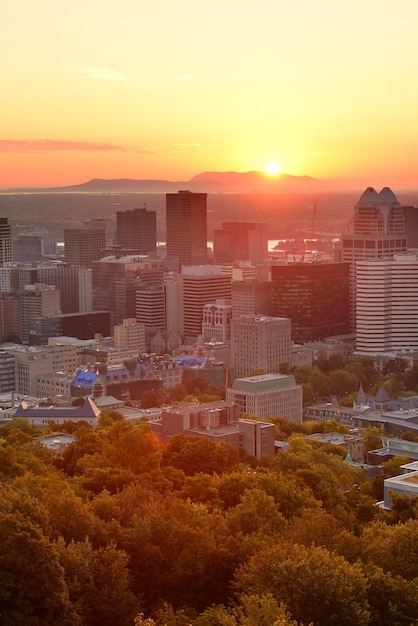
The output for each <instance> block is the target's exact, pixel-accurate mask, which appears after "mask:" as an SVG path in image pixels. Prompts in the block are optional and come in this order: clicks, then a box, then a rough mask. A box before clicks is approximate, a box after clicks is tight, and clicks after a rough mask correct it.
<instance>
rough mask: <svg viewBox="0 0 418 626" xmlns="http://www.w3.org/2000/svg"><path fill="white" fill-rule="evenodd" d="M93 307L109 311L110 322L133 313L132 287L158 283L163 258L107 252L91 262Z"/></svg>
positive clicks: (131, 315)
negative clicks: (118, 255)
mask: <svg viewBox="0 0 418 626" xmlns="http://www.w3.org/2000/svg"><path fill="white" fill-rule="evenodd" d="M92 272H93V277H92V281H93V308H94V309H96V310H101V311H109V312H110V315H111V324H112V325H113V324H121V323H122V320H124V319H127V318H129V317H135V316H136V291H137V290H138V289H141V288H142V289H143V288H145V287H147V286H150V285H157V286H161V285H162V282H163V261H162V260H161V259H150V258H149V257H148V256H144V255H129V256H123V257H120V258H117V257H116V256H113V255H112V256H108V257H105V258H103V259H101V260H100V261H95V262H93V267H92Z"/></svg>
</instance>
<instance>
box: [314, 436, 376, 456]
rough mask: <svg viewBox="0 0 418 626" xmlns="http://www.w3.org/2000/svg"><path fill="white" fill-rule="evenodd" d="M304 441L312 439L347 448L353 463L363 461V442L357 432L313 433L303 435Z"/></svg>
mask: <svg viewBox="0 0 418 626" xmlns="http://www.w3.org/2000/svg"><path fill="white" fill-rule="evenodd" d="M305 439H306V441H308V442H311V441H314V442H316V443H320V444H324V445H325V444H332V445H334V446H341V447H343V448H346V449H347V452H348V454H349V455H350V458H351V460H352V461H354V463H364V461H365V458H364V451H365V442H364V439H363V437H362V436H361V435H360V434H358V433H353V434H351V435H344V434H342V433H313V434H312V435H308V436H307V437H305Z"/></svg>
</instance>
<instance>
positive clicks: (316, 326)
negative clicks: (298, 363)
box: [271, 263, 350, 343]
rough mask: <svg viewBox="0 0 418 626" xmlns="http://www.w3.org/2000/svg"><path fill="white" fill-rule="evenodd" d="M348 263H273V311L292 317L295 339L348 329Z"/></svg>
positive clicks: (306, 339) (302, 340)
mask: <svg viewBox="0 0 418 626" xmlns="http://www.w3.org/2000/svg"><path fill="white" fill-rule="evenodd" d="M349 267H350V266H349V264H348V263H294V264H293V263H290V264H288V265H273V266H272V268H271V303H272V310H273V314H274V315H279V316H283V317H288V318H290V320H291V323H292V340H293V341H294V342H295V343H305V342H307V341H315V340H317V339H323V338H324V337H326V336H329V335H343V334H346V333H348V332H349V330H350V323H349V284H350V282H349V281H350V279H349Z"/></svg>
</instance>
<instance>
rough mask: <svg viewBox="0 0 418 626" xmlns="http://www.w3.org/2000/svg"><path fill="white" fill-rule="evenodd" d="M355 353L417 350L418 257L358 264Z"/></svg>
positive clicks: (406, 256) (398, 257) (395, 256)
mask: <svg viewBox="0 0 418 626" xmlns="http://www.w3.org/2000/svg"><path fill="white" fill-rule="evenodd" d="M356 265H357V267H356V350H357V352H361V353H370V354H374V353H378V352H390V351H398V350H402V349H404V350H408V351H409V350H411V351H414V350H418V256H417V255H415V254H410V255H407V254H404V255H400V254H399V255H394V256H393V258H392V259H377V260H375V261H358V262H357V264H356Z"/></svg>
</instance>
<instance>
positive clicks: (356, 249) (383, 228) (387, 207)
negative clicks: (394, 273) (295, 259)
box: [341, 187, 407, 330]
mask: <svg viewBox="0 0 418 626" xmlns="http://www.w3.org/2000/svg"><path fill="white" fill-rule="evenodd" d="M406 251H407V235H406V232H405V216H404V211H403V207H402V206H401V205H400V203H399V202H398V199H397V198H396V196H395V194H394V193H393V191H392V190H391V189H389V187H384V188H383V189H382V190H381V191H380V192H377V191H376V190H375V189H374V188H373V187H368V188H367V189H366V190H365V191H364V192H363V194H362V195H361V197H360V199H359V201H358V202H357V204H356V205H355V207H354V214H353V218H352V221H351V224H350V233H349V234H346V235H343V236H342V237H341V260H342V261H346V262H348V263H349V264H350V327H351V330H354V329H355V323H356V301H355V293H356V263H357V261H364V260H373V259H379V258H391V257H393V255H394V254H403V253H405V252H406Z"/></svg>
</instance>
